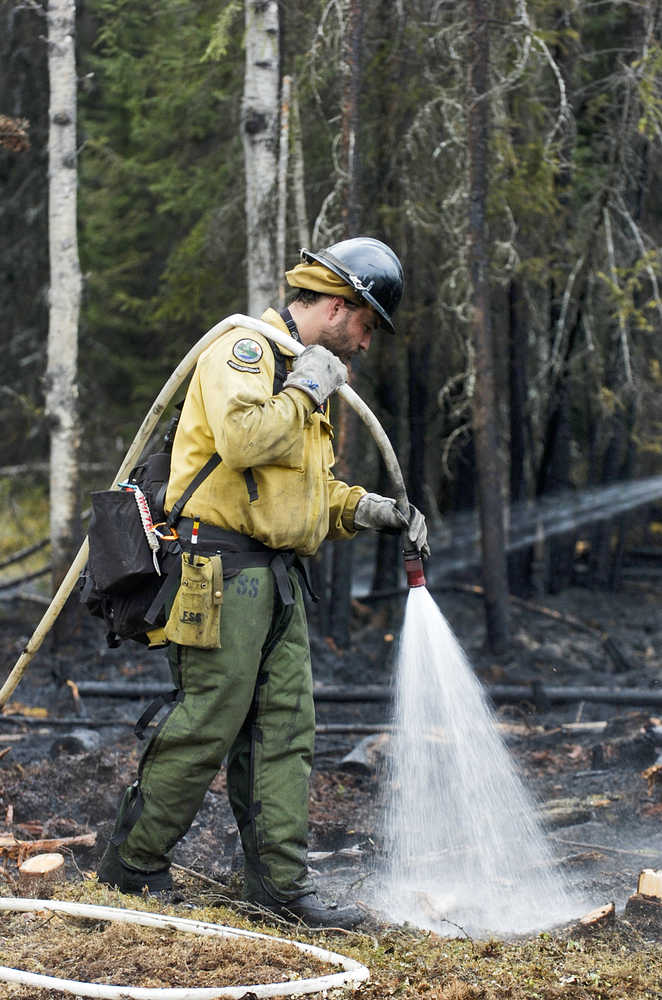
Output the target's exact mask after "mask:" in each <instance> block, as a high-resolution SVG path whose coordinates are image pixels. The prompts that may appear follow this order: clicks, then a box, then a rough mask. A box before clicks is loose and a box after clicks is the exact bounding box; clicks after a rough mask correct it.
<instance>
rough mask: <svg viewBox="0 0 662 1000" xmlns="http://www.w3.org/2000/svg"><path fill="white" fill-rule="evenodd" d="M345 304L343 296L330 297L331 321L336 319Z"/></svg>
mask: <svg viewBox="0 0 662 1000" xmlns="http://www.w3.org/2000/svg"><path fill="white" fill-rule="evenodd" d="M344 304H345V300H344V299H343V297H342V295H330V296H329V313H328V315H329V319H335V317H336V316H337V315H338V313H339V312H340V310H341V309H342V307H343V306H344Z"/></svg>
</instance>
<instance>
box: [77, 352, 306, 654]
mask: <svg viewBox="0 0 662 1000" xmlns="http://www.w3.org/2000/svg"><path fill="white" fill-rule="evenodd" d="M269 344H270V346H271V349H272V351H273V353H274V359H275V371H274V385H273V393H274V395H276V394H277V393H279V392H280V391H281V389H282V388H283V383H284V382H285V379H286V377H287V366H286V362H285V355H284V354H283V353H282V352H281V351H280V350H279V348H278V346H277V345H276V344H274V343H272V342H271V341H269ZM181 405H182V404H181V403H180V404H179V406H178V412H177V413H176V414H175V416H173V417H172V419H171V421H170V423H169V425H168V429H167V431H166V434H165V436H164V439H163V447H162V449H161V450H160V451H157V452H154V453H153V454H150V455H147V456H145V457H144V458H143V459H142V460H141V461H140V463H139V464H138V465H137V466H136V467H135V468H134V469H133V470H132V472H131V475H130V476H129V479H128V480H127V483H126V484H125V485H124V486H123V487H121V488H120V489H116V490H100V491H97V492H94V493H92V515H91V518H90V525H89V529H88V539H89V546H90V549H89V557H88V563H87V566H86V567H85V569H84V571H83V573H82V574H81V578H80V590H81V594H80V600H81V602H82V603H83V604H84V605H85V606H86V607H87V609H88V611H89V612H90V614H92V615H93V616H94V617H97V618H103V619H104V621H105V623H106V625H107V628H108V631H107V634H106V642H107V643H108V645H109V646H110V647H116V646H119V645H120V643H121V642H123V641H124V640H125V639H132V640H134V641H135V642H139V643H142V644H143V645H146V646H150V647H159V646H165V645H167V640H166V639H165V637H164V636H163V631H162V630H163V627H164V626H165V622H166V614H165V608H166V605H167V603H168V602H169V600H170V599H171V598H172V597H173V596H174V594H175V591H176V589H177V587H178V585H179V577H180V566H181V558H180V557H181V547H180V545H179V542H178V541H177V538H176V534H173V531H172V529H174V528H175V527H176V525H177V522H178V520H179V518H180V516H181V512H182V510H183V508H184V506H185V504H186V503H188V501H189V499H190V498H191V496H192V495H193V493H194V492H195V491H196V490H197V488H198V486H200V484H201V483H202V482H203V481H204V480H205V479H206V478H207V476H208V475H209V474H210V473H211V472H212V471H213V469H215V468H216V466H217V465H219V464H220V462H221V461H222V459H221V456H220V455H218V454H215V455H212V456H211V458H209V460H208V461H207V462H206V463H205V465H204V466H203V467H202V469H200V471H199V472H198V473H197V475H196V476H195V477H194V479H193V480H192V481H191V482H190V483H189V485H188V487H187V488H186V490H185V491H184V493H183V494H182V496H181V497H180V498H179V499H178V500H177V502H176V503H175V504H173V507H172V510H171V511H170V513H169V515H168V517H167V518H166V516H165V513H164V509H163V506H164V503H165V496H166V491H167V488H168V479H169V476H170V458H171V452H172V444H173V441H174V438H175V432H176V429H177V425H178V422H179V415H180V412H181ZM244 478H245V480H246V486H247V489H248V493H249V498H251V499H252V498H253V495H254V491H255V488H256V487H255V479H254V476H253V473H252V470H251V469H246V470H245V471H244ZM141 512H142V514H141ZM145 523H146V524H147V526H148V528H149V527H151V525H156V528H157V532H158V533H159V534H156V533H152V532H151V531H149V532H146V530H145ZM159 535H160V537H159ZM148 537H149V538H150V539H151V545H150V542H149V541H148Z"/></svg>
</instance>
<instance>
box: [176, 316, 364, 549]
mask: <svg viewBox="0 0 662 1000" xmlns="http://www.w3.org/2000/svg"><path fill="white" fill-rule="evenodd" d="M262 319H263V320H264V321H265V322H267V323H271V324H272V325H274V326H277V327H279V328H280V329H281V330H283V332H284V333H287V327H286V326H285V324H284V323H283V320H282V319H281V317H280V316H279V314H278V313H277V312H276V311H275V310H273V309H268V310H267V311H266V312H265V314H264V315H263V316H262ZM281 350H282V349H281ZM283 353H284V354H286V355H287V354H289V352H287V351H285V350H283ZM274 368H275V362H274V356H273V352H272V350H271V347H270V346H269V344H268V343H267V341H266V339H265V338H264V337H262V336H261V335H260V334H258V333H255V332H254V331H253V330H247V329H241V328H235V329H232V330H229V331H228V332H227V333H225V334H224V335H223V336H222V337H220V338H219V339H218V340H217V341H216V342H215V343H213V344H212V345H211V347H209V348H207V350H206V351H205V352H204V353H203V354H202V355H201V356H200V358H199V360H198V364H197V366H196V369H195V372H194V374H193V378H192V380H191V384H190V386H189V389H188V392H187V394H186V400H185V402H184V406H183V409H182V414H181V418H180V420H179V425H178V428H177V433H176V435H175V441H174V445H173V450H172V462H171V474H170V483H169V486H168V492H167V495H166V502H165V507H166V510H167V511H169V510H170V509H171V507H172V506H173V504H175V503H176V502H177V500H178V499H179V497H180V496H181V495H182V494H183V493H184V491H185V489H186V487H187V486H188V485H189V483H190V482H191V481H192V480H193V478H194V476H195V475H196V473H197V472H198V471H199V470H200V469H201V468H202V467H203V465H204V464H205V462H206V461H207V460H208V459H209V458H210V456H211V455H213V454H214V452H218V454H219V455H220V456H221V458H222V459H223V461H222V462H221V464H220V465H218V466H217V467H216V469H214V471H213V472H212V473H211V474H210V475H209V476H208V477H207V479H205V480H204V482H203V483H202V484H201V485H200V486H199V487H198V489H197V490H196V492H195V493H194V494H193V496H192V497H191V499H190V500H189V501H188V503H187V504H186V506H185V507H184V510H183V514H184V516H185V517H196V518H199V519H200V521H203V522H206V523H207V524H213V525H216V526H217V527H220V528H224V529H226V530H231V531H239V532H241V533H242V534H244V535H249V536H250V537H251V538H256V539H258V540H259V541H260V542H263V543H264V544H265V545H269V546H270V547H271V548H276V549H283V548H291V549H295V551H296V552H297V553H298V554H299V555H302V556H307V555H313V554H314V553H315V552H316V551H317V549H318V548H319V546H320V545H321V543H322V542H323V541H324V539H325V538H326V537H329V538H351V537H352V536H353V535H354V534H355V532H354V530H353V525H354V510H355V508H356V505H357V503H358V501H359V500H360V498H361V497H362V496H363V494H364V492H365V490H364V489H363V488H362V487H360V486H347V485H346V484H345V483H342V482H340V481H339V480H337V479H334V477H333V473H332V471H331V469H332V466H333V463H334V456H333V447H332V444H331V441H332V437H333V431H332V427H331V424H330V423H329V420H328V418H327V416H326V415H325V414H323V413H321V412H319V410H316V409H315V404H314V402H313V400H312V399H311V398H310V397H309V396H308V395H307V394H306V393H305V392H302V391H301V390H300V389H295V388H288V389H284V390H283V391H282V392H280V393H278V395H276V396H274V395H273V379H274ZM246 469H250V470H252V475H253V478H254V481H255V484H256V486H257V497H256V498H255V499H252V500H251V498H250V495H249V490H248V487H247V483H246V479H245V477H244V471H245V470H246Z"/></svg>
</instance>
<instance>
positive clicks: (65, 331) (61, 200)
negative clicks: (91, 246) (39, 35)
mask: <svg viewBox="0 0 662 1000" xmlns="http://www.w3.org/2000/svg"><path fill="white" fill-rule="evenodd" d="M75 37H76V5H75V0H49V4H48V71H49V79H50V105H49V140H48V163H49V190H48V232H49V237H48V244H49V254H50V297H49V309H50V311H49V326H48V364H47V371H46V412H47V414H48V417H49V421H50V428H51V432H50V433H51V439H50V533H51V549H52V565H53V571H52V582H53V589H54V590H55V589H56V588H57V587H58V586H59V584H60V582H61V581H62V578H63V577H64V576H65V574H66V572H67V570H68V568H69V565H70V563H71V560H72V556H73V550H74V547H75V546H77V543H78V541H79V539H78V537H77V534H78V530H77V529H78V524H77V519H78V474H79V472H78V457H79V443H80V430H79V421H78V387H77V364H78V315H79V310H80V297H81V275H80V267H79V262H78V240H77V234H76V186H77V170H76V89H77V84H76V55H75Z"/></svg>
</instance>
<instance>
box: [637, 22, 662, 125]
mask: <svg viewBox="0 0 662 1000" xmlns="http://www.w3.org/2000/svg"><path fill="white" fill-rule="evenodd" d="M632 68H633V70H634V71H635V73H636V76H637V81H638V96H639V101H640V104H641V114H640V116H639V121H638V123H637V128H638V130H639V133H640V134H641V135H644V136H646V138H648V139H651V140H655V139H659V138H660V135H661V134H662V85H661V80H662V47H661V46H660V43H659V42H657V41H656V42H654V43H653V44H652V45H651V46H650V48H648V49H647V51H646V53H645V55H643V56H642V58H641V59H637V60H636V61H635V62H634V63H633V65H632Z"/></svg>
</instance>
